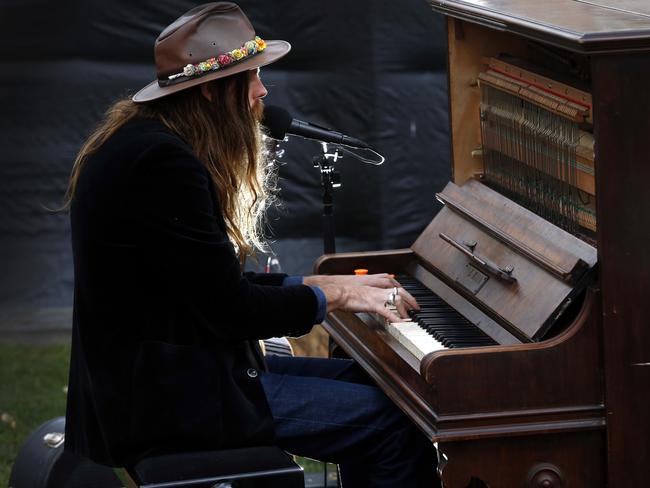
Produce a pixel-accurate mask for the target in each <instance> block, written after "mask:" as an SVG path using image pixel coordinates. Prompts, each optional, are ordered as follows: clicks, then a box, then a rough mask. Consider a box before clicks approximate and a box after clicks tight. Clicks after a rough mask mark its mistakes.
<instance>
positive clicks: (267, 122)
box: [262, 105, 369, 149]
mask: <svg viewBox="0 0 650 488" xmlns="http://www.w3.org/2000/svg"><path fill="white" fill-rule="evenodd" d="M262 125H264V126H265V127H266V128H267V129H268V131H269V133H270V135H271V137H272V138H273V139H278V140H282V139H284V137H285V136H286V135H287V134H293V135H296V136H300V137H306V138H307V139H316V140H317V141H321V142H329V143H332V144H342V145H344V146H349V147H356V148H359V149H365V148H367V147H369V146H368V144H366V143H365V142H363V141H361V140H359V139H356V138H354V137H350V136H346V135H345V134H341V133H340V132H336V131H335V130H332V129H328V128H327V127H321V126H320V125H316V124H311V123H309V122H303V121H301V120H296V119H294V118H293V117H291V115H290V114H289V112H287V111H286V110H285V109H283V108H281V107H275V106H273V105H270V106H268V107H264V117H263V118H262Z"/></svg>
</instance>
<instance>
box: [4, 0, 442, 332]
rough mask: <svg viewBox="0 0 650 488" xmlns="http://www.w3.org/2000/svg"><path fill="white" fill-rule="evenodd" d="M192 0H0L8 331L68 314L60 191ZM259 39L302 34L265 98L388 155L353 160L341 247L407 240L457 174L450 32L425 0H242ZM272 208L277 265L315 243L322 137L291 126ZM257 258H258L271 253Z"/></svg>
mask: <svg viewBox="0 0 650 488" xmlns="http://www.w3.org/2000/svg"><path fill="white" fill-rule="evenodd" d="M196 4H197V2H191V1H186V0H175V1H171V0H162V1H161V0H156V1H153V0H140V1H136V2H134V1H132V0H129V1H127V0H119V1H118V0H111V1H110V2H109V1H102V0H83V1H82V0H68V1H56V2H55V1H53V0H4V2H2V5H1V6H0V60H1V61H0V110H1V113H2V117H1V118H0V263H1V268H0V331H2V332H3V333H4V334H5V335H6V334H13V333H17V332H18V331H21V332H24V331H31V332H38V331H41V330H54V329H60V330H62V331H64V332H65V330H66V329H67V327H68V326H69V321H70V306H71V302H72V286H73V273H72V259H71V251H70V243H69V224H68V215H67V213H54V212H50V211H48V210H47V209H48V208H56V207H57V206H59V205H60V204H61V199H62V195H63V193H64V191H65V186H66V180H67V176H68V173H69V170H70V167H71V163H72V161H73V159H74V156H75V154H76V152H77V151H78V149H79V147H80V145H81V143H82V141H83V140H84V138H85V137H86V136H87V135H88V134H89V132H90V131H91V130H92V128H93V127H94V126H95V125H96V124H97V122H98V120H99V119H100V118H101V116H102V113H103V111H104V110H105V109H106V107H107V106H108V105H109V104H110V103H112V102H113V101H115V100H116V99H118V98H120V97H124V96H128V95H132V94H133V93H135V91H137V90H138V89H139V88H141V87H142V86H144V85H145V84H146V83H148V82H149V81H151V80H153V79H154V76H155V75H154V68H153V59H152V58H153V51H152V46H153V41H154V39H155V38H156V36H157V35H158V33H159V32H160V31H161V30H162V29H163V28H164V27H165V26H166V25H167V24H169V23H170V22H171V21H173V20H174V19H175V18H177V17H178V16H179V15H180V14H181V13H183V12H185V11H186V10H189V9H190V8H192V7H194V6H195V5H196ZM240 5H241V6H242V8H243V9H244V11H245V12H246V13H247V14H248V16H249V17H250V19H251V21H252V23H253V24H254V25H255V26H256V28H257V31H258V34H259V35H260V36H261V37H262V38H265V39H285V40H287V41H289V42H291V44H292V45H293V50H292V52H291V53H290V54H289V55H288V56H287V57H286V58H285V59H283V60H282V61H280V62H278V63H276V64H274V65H272V66H269V67H267V68H266V69H263V71H262V77H263V80H264V81H265V83H266V85H267V87H268V89H269V96H268V97H267V100H266V102H267V104H273V105H280V106H283V107H285V108H286V109H287V110H289V111H290V112H291V113H292V114H293V115H294V116H295V117H296V118H299V119H301V120H307V121H310V122H314V123H318V124H320V125H325V126H328V127H333V128H335V129H337V130H339V131H341V132H344V133H347V134H349V135H352V136H355V137H358V138H361V139H363V140H366V141H367V142H369V143H370V144H371V145H372V146H373V147H374V148H375V149H376V150H377V151H379V152H380V153H382V154H383V155H384V156H385V157H386V163H385V164H384V165H383V166H381V167H374V166H370V165H366V164H362V163H360V162H358V161H356V160H354V159H351V158H350V157H344V159H342V160H341V161H340V162H339V163H337V167H338V169H339V171H340V173H341V176H342V181H343V186H342V188H340V189H338V190H336V193H335V212H336V231H337V250H339V251H349V250H370V249H387V248H397V247H408V246H409V245H410V244H411V243H412V242H413V241H414V240H415V238H416V237H417V235H418V234H419V233H420V232H421V231H422V229H423V228H424V226H425V225H426V224H427V223H428V222H429V221H430V220H431V218H432V216H433V214H434V212H435V211H436V206H435V203H434V193H435V192H436V191H438V190H440V189H441V188H442V187H443V185H444V184H445V183H446V181H448V179H449V154H448V135H447V129H448V121H447V93H446V80H447V78H446V71H445V52H446V46H445V37H444V24H443V20H442V18H440V17H438V16H436V15H435V14H433V13H432V12H431V11H430V8H429V7H428V5H427V3H426V1H425V0H401V1H399V2H396V1H394V0H355V1H340V0H308V1H304V0H303V1H298V0H275V1H266V2H261V1H254V0H247V1H241V2H240ZM282 147H283V149H285V152H284V155H283V157H282V158H281V159H280V160H279V161H278V163H279V165H280V168H279V176H280V180H279V181H280V187H281V193H280V203H281V205H280V207H278V208H276V209H274V210H273V211H272V212H271V213H270V214H269V220H270V225H271V232H272V235H273V242H272V244H271V247H272V250H273V252H275V253H276V254H277V256H278V258H279V260H280V263H281V266H282V268H283V270H284V271H287V272H290V273H308V272H309V271H310V269H311V265H312V263H313V261H314V259H315V258H316V257H318V255H320V254H321V252H322V241H321V217H320V214H321V189H320V174H319V172H318V170H317V169H314V168H313V167H312V164H311V160H312V157H313V156H315V155H318V154H319V153H320V145H319V144H318V143H316V142H313V141H306V140H302V139H299V138H291V140H290V141H289V142H286V143H283V145H282ZM264 260H265V259H264V257H262V259H261V260H260V263H259V264H255V263H249V264H248V266H249V267H251V268H256V267H260V266H262V264H263V263H264Z"/></svg>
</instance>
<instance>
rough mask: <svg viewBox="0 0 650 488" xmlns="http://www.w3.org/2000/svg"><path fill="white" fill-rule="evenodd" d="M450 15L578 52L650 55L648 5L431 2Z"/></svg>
mask: <svg viewBox="0 0 650 488" xmlns="http://www.w3.org/2000/svg"><path fill="white" fill-rule="evenodd" d="M430 2H431V5H432V6H433V8H434V10H436V11H439V12H441V13H444V14H446V15H449V16H452V17H456V18H460V19H463V20H468V21H470V22H474V23H477V24H481V25H485V26H487V27H491V28H494V29H496V30H500V31H508V32H513V33H516V34H519V35H522V36H525V37H529V38H532V39H535V40H538V41H541V42H545V43H548V44H554V45H558V46H561V47H564V48H567V49H570V50H573V51H578V52H589V53H597V52H610V51H621V50H650V4H648V2H647V1H645V0H592V1H589V2H587V1H583V0H545V1H543V2H540V1H538V0H430Z"/></svg>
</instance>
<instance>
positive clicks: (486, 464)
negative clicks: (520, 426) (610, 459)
mask: <svg viewBox="0 0 650 488" xmlns="http://www.w3.org/2000/svg"><path fill="white" fill-rule="evenodd" d="M604 443H605V437H604V432H603V431H586V432H563V433H561V434H542V435H536V436H521V437H520V436H515V437H506V438H504V437H501V438H491V439H478V440H468V441H458V442H439V443H438V452H439V458H440V462H439V464H438V466H439V468H438V469H439V471H440V476H441V479H442V483H443V486H444V488H479V487H480V488H484V487H489V488H497V487H498V488H501V487H503V488H511V487H512V488H519V487H524V488H564V487H573V486H575V487H589V488H599V487H604V486H605V483H604V480H605V465H606V464H605V459H604V453H605V445H604Z"/></svg>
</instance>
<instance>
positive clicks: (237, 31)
mask: <svg viewBox="0 0 650 488" xmlns="http://www.w3.org/2000/svg"><path fill="white" fill-rule="evenodd" d="M290 50H291V45H290V44H289V43H288V42H286V41H264V40H262V39H260V38H259V37H257V36H256V35H255V29H253V26H252V25H251V23H250V21H249V20H248V18H247V17H246V15H244V12H242V11H241V9H240V8H239V6H238V5H236V4H234V3H230V2H214V3H207V4H205V5H200V6H198V7H195V8H193V9H192V10H190V11H189V12H186V13H185V14H183V15H182V16H181V17H179V18H178V19H177V20H176V21H175V22H174V23H173V24H171V25H170V26H169V27H167V28H166V29H165V30H164V31H162V32H161V33H160V35H159V36H158V39H156V44H155V46H154V58H155V61H156V71H157V78H158V79H157V80H156V81H154V82H152V83H149V84H148V85H147V86H145V87H144V88H143V89H142V90H140V91H139V92H138V93H136V94H135V95H134V96H133V101H134V102H138V103H139V102H149V101H151V100H156V99H157V98H161V97H164V96H167V95H171V94H172V93H176V92H178V91H181V90H185V89H186V88H190V87H192V86H196V85H199V84H201V83H205V82H207V81H211V80H216V79H218V78H223V77H225V76H230V75H234V74H235V73H240V72H242V71H246V70H250V69H255V68H259V67H260V66H265V65H267V64H270V63H272V62H274V61H277V60H278V59H280V58H281V57H282V56H284V55H285V54H287V53H288V52H289V51H290Z"/></svg>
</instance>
